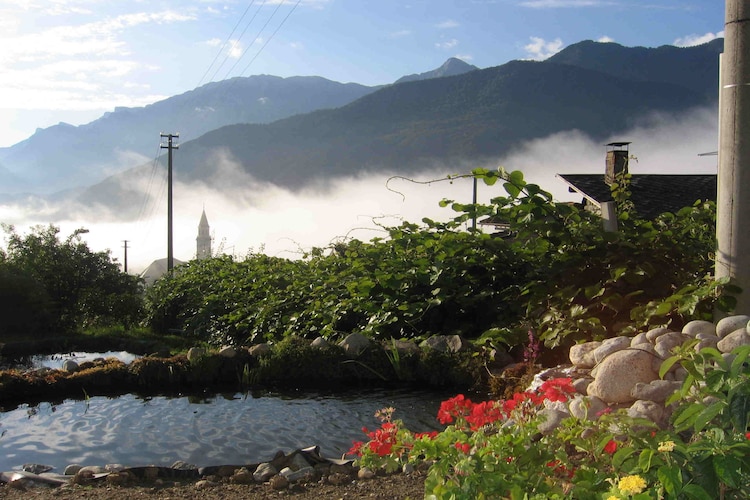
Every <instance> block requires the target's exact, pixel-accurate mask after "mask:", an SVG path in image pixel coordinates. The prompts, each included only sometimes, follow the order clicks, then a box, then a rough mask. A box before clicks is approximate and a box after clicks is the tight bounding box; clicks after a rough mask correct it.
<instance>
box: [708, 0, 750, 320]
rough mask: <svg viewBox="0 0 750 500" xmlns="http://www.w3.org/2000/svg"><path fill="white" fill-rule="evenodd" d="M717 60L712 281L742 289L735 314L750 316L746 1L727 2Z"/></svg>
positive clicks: (749, 15)
mask: <svg viewBox="0 0 750 500" xmlns="http://www.w3.org/2000/svg"><path fill="white" fill-rule="evenodd" d="M721 60H722V68H721V71H720V74H721V81H720V86H719V107H720V110H719V117H720V118H719V120H720V123H719V171H718V193H717V213H716V218H717V220H716V236H717V239H718V248H717V252H716V277H717V278H721V277H729V278H730V280H731V281H732V283H734V284H736V285H738V286H739V287H741V288H742V289H743V293H741V294H740V295H739V296H738V297H737V308H736V310H735V312H736V313H738V314H750V2H749V1H747V0H726V16H725V25H724V55H723V57H722V58H721ZM743 195H744V196H743ZM743 217H744V219H743ZM743 223H744V224H743Z"/></svg>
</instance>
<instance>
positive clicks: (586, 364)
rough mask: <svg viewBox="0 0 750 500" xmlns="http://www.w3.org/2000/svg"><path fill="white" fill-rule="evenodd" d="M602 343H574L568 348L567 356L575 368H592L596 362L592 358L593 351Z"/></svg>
mask: <svg viewBox="0 0 750 500" xmlns="http://www.w3.org/2000/svg"><path fill="white" fill-rule="evenodd" d="M601 345H602V343H601V342H598V341H593V342H584V343H583V344H576V345H574V346H573V347H571V348H570V351H569V353H568V356H569V358H570V362H571V363H573V365H575V366H576V367H577V368H593V367H594V365H595V364H596V360H595V359H594V351H596V350H597V349H598V348H599V347H600V346H601Z"/></svg>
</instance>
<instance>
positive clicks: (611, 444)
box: [604, 439, 617, 455]
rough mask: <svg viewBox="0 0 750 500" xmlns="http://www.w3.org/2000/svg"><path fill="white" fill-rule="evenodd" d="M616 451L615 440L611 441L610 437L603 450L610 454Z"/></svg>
mask: <svg viewBox="0 0 750 500" xmlns="http://www.w3.org/2000/svg"><path fill="white" fill-rule="evenodd" d="M616 451H617V441H613V440H612V439H610V440H609V442H608V443H607V444H605V445H604V452H605V453H609V454H610V455H612V454H613V453H614V452H616Z"/></svg>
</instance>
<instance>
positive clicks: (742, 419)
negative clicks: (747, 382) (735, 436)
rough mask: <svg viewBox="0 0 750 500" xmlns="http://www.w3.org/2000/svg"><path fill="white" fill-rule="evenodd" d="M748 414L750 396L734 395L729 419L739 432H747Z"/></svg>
mask: <svg viewBox="0 0 750 500" xmlns="http://www.w3.org/2000/svg"><path fill="white" fill-rule="evenodd" d="M748 414H750V395H748V394H743V393H738V394H734V395H733V396H732V398H731V399H730V400H729V417H730V418H731V420H732V424H733V425H734V429H735V430H736V431H737V432H745V431H746V430H747V422H748Z"/></svg>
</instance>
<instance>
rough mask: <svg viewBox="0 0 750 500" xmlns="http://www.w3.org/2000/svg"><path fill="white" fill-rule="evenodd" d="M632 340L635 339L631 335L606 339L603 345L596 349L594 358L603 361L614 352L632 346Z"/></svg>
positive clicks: (599, 361)
mask: <svg viewBox="0 0 750 500" xmlns="http://www.w3.org/2000/svg"><path fill="white" fill-rule="evenodd" d="M632 340H633V339H631V338H630V337H613V338H611V339H606V340H605V341H603V342H602V345H600V346H599V347H598V348H597V349H596V350H595V351H594V360H596V362H597V363H601V362H602V361H604V358H606V357H607V356H609V355H610V354H612V353H613V352H617V351H622V350H623V349H627V348H628V347H630V342H631V341H632Z"/></svg>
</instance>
